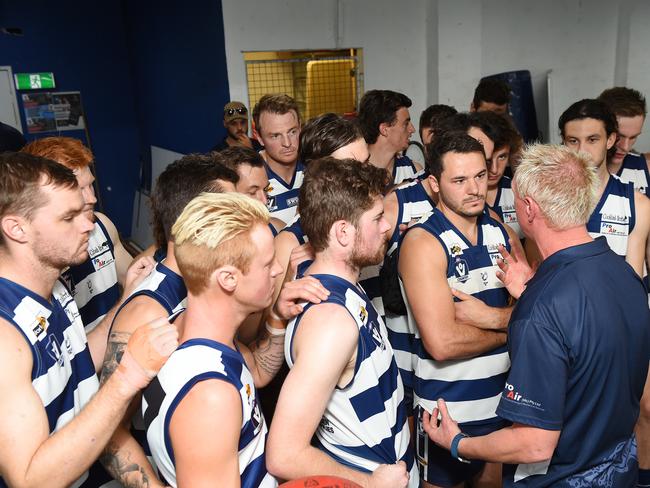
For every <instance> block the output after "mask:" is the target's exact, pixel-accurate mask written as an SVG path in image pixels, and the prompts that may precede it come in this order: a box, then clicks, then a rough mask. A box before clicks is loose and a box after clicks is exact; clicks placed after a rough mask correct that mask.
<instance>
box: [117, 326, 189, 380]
mask: <svg viewBox="0 0 650 488" xmlns="http://www.w3.org/2000/svg"><path fill="white" fill-rule="evenodd" d="M177 347H178V330H177V329H176V326H174V325H171V324H170V323H169V322H167V319H165V318H163V317H161V318H158V319H155V320H152V321H151V322H149V323H147V324H145V325H143V326H141V327H138V328H137V329H136V331H135V332H134V333H133V334H132V335H131V337H130V339H129V342H128V344H127V346H126V350H125V351H124V355H123V356H122V360H121V361H120V365H119V367H118V368H117V370H116V371H115V373H118V372H119V373H121V375H120V378H123V379H124V381H126V382H127V383H128V384H130V385H131V386H132V387H135V388H136V390H141V389H143V388H144V387H146V386H147V385H148V384H149V382H150V381H151V380H152V379H153V378H154V376H156V374H158V371H160V368H162V366H163V364H165V361H167V358H168V357H169V356H170V354H171V353H172V352H174V351H175V350H176V348H177ZM114 376H115V374H114Z"/></svg>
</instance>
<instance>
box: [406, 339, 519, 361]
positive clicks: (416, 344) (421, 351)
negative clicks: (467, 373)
mask: <svg viewBox="0 0 650 488" xmlns="http://www.w3.org/2000/svg"><path fill="white" fill-rule="evenodd" d="M504 352H508V346H507V345H505V344H504V345H503V346H499V347H497V348H496V349H492V350H491V351H486V352H484V353H483V354H479V355H478V356H474V358H486V357H490V356H495V355H497V354H502V353H504ZM413 354H416V355H417V356H418V357H419V358H420V359H431V356H430V355H429V353H428V352H427V350H426V348H425V347H424V343H423V342H422V338H420V337H413ZM472 359H473V358H472Z"/></svg>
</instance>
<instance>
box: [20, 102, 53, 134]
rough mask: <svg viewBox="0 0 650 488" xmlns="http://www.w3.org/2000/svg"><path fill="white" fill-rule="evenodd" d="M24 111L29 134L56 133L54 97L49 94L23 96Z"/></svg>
mask: <svg viewBox="0 0 650 488" xmlns="http://www.w3.org/2000/svg"><path fill="white" fill-rule="evenodd" d="M23 109H24V111H25V121H26V122H27V132H28V133H30V134H38V133H39V132H50V131H56V120H55V119H54V110H53V109H52V97H51V95H50V94H49V93H29V94H23Z"/></svg>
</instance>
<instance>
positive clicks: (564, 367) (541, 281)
mask: <svg viewBox="0 0 650 488" xmlns="http://www.w3.org/2000/svg"><path fill="white" fill-rule="evenodd" d="M508 333H509V342H508V348H509V351H510V357H511V360H512V369H511V370H510V374H509V376H508V381H507V383H506V386H505V389H504V391H503V395H502V398H501V401H500V403H499V407H498V409H497V414H498V415H500V416H501V417H503V418H505V419H507V420H510V421H512V422H516V423H520V424H525V425H529V426H533V427H538V428H541V429H547V430H559V431H561V433H560V438H559V441H558V445H557V447H556V449H555V452H554V453H553V457H552V458H551V459H550V461H547V462H542V463H536V464H527V465H524V464H519V465H511V466H505V468H504V486H517V487H519V486H526V487H537V486H567V487H568V486H571V487H573V486H621V487H623V486H625V487H628V486H634V485H635V479H636V476H637V461H636V442H635V440H634V436H633V430H634V425H635V423H636V420H637V417H638V415H639V400H640V399H641V394H642V392H643V385H644V383H645V379H646V374H647V370H648V360H649V354H650V310H649V309H648V302H647V295H646V292H645V290H644V287H643V284H642V282H641V279H640V278H639V277H638V276H637V275H636V273H635V272H634V271H633V270H632V268H631V267H630V266H628V265H627V263H625V261H624V260H623V258H622V257H620V256H617V255H616V254H615V253H614V252H612V251H611V250H610V249H609V247H608V246H607V242H606V240H605V238H602V237H601V238H598V239H596V240H595V241H593V242H589V243H587V244H581V245H578V246H573V247H570V248H567V249H564V250H561V251H558V252H556V253H555V254H553V255H551V256H550V257H548V258H547V259H546V260H544V261H543V262H542V264H541V266H540V267H539V269H538V271H537V273H536V274H535V276H534V277H533V278H532V279H531V281H530V282H529V283H528V286H527V288H526V291H525V292H524V293H523V294H522V296H521V299H520V300H519V302H518V303H517V306H516V307H515V309H514V311H513V314H512V318H511V320H510V325H509V327H508Z"/></svg>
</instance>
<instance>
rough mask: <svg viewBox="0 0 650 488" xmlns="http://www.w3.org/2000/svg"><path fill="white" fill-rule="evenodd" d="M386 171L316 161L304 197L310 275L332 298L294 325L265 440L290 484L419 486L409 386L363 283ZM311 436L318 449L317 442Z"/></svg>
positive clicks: (277, 470) (272, 467)
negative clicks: (329, 479) (324, 478)
mask: <svg viewBox="0 0 650 488" xmlns="http://www.w3.org/2000/svg"><path fill="white" fill-rule="evenodd" d="M387 179H388V178H387V175H386V172H385V171H384V170H383V169H380V168H376V167H374V166H372V165H370V164H367V163H365V164H364V163H360V162H358V161H356V160H350V159H344V160H336V159H333V158H324V159H318V160H314V161H311V162H310V163H309V166H308V167H307V171H306V174H305V181H304V184H303V187H302V188H301V191H300V203H299V210H300V216H301V220H302V226H303V229H304V231H305V233H306V234H307V237H308V238H309V242H310V243H311V245H312V247H313V249H314V252H315V259H314V261H313V263H312V264H311V265H310V266H309V267H308V268H307V270H306V272H305V274H307V275H309V276H313V277H315V278H317V279H318V280H319V281H320V282H321V284H322V285H323V286H325V288H327V289H328V290H329V292H330V295H329V297H328V298H327V299H325V300H323V302H321V303H320V304H307V305H306V306H305V307H304V309H303V312H302V313H301V314H300V315H298V317H297V318H296V319H295V320H294V321H292V322H291V323H290V324H289V327H288V329H287V338H286V341H285V357H286V360H287V362H288V363H289V366H290V367H291V371H290V372H289V375H288V376H287V379H286V380H285V383H284V385H283V387H282V391H281V393H280V399H279V401H278V405H277V408H276V411H275V417H274V419H273V423H272V424H271V432H270V434H269V439H268V443H267V467H268V469H269V471H270V472H271V473H272V474H274V475H275V476H276V477H279V478H283V479H294V478H300V477H303V476H309V475H316V474H323V473H327V474H330V475H335V476H341V477H343V478H347V479H350V480H352V481H355V482H357V483H359V484H362V485H363V486H374V487H391V488H394V487H404V486H407V485H408V484H409V472H410V473H411V476H410V479H411V486H417V483H418V480H417V468H416V467H415V464H414V462H413V452H412V450H411V449H410V445H409V444H410V443H409V438H410V435H409V429H408V424H407V421H406V407H405V404H404V389H403V386H402V381H401V378H400V376H399V370H398V368H397V364H396V362H395V358H394V356H393V351H392V348H391V346H390V343H389V342H388V337H387V333H386V327H385V325H384V323H383V321H382V319H381V317H380V315H379V314H378V313H377V311H376V310H375V308H374V306H373V305H372V302H371V301H370V299H369V298H368V296H367V295H366V294H365V292H364V291H363V289H361V288H360V287H359V285H358V280H359V272H360V270H361V268H363V267H364V266H368V265H371V264H377V263H379V262H380V261H381V260H382V259H383V256H384V252H385V250H386V244H387V241H388V229H389V227H390V225H389V224H388V222H387V221H386V219H384V218H383V202H382V192H383V190H384V188H385V187H386V183H387ZM314 434H315V444H316V445H315V446H313V445H312V444H311V440H312V437H314Z"/></svg>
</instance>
